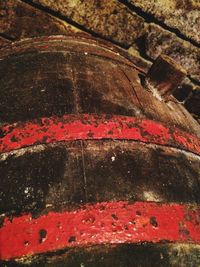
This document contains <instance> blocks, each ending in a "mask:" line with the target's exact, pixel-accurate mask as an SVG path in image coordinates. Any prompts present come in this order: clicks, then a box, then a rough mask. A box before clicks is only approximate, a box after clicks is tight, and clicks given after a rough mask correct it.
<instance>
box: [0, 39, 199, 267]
mask: <svg viewBox="0 0 200 267" xmlns="http://www.w3.org/2000/svg"><path fill="white" fill-rule="evenodd" d="M0 73H1V76H2V79H1V81H0V83H1V84H0V85H1V88H2V89H1V90H0V98H1V101H0V124H1V125H0V149H1V151H0V152H1V154H0V174H1V185H0V187H1V188H0V191H1V193H0V213H1V227H0V235H1V236H0V239H1V240H3V242H2V243H3V247H2V246H0V250H1V253H0V255H1V259H2V260H3V261H1V262H0V264H1V265H2V266H7V265H8V266H18V265H19V266H24V265H28V264H29V265H30V266H77V264H78V266H82V265H83V266H84V264H86V266H95V267H96V266H99V264H100V262H99V261H98V257H100V256H99V255H103V256H101V257H104V259H106V260H105V261H104V260H103V266H111V265H110V263H111V262H115V258H116V253H119V254H120V255H122V253H123V251H124V255H126V256H125V257H124V258H123V257H122V259H121V260H119V258H118V263H116V264H115V266H120V267H124V266H138V265H139V264H140V265H141V266H145V267H146V266H154V265H153V263H154V262H155V266H187V267H188V266H190V265H188V262H189V258H191V259H192V260H191V262H192V264H194V265H191V266H192V267H193V266H195V264H199V261H198V259H199V256H198V255H199V254H200V249H199V241H200V237H199V232H200V231H199V217H200V212H199V203H200V195H199V190H200V188H199V183H200V157H199V153H200V144H199V135H200V131H199V129H200V128H199V125H198V124H197V123H195V121H194V120H193V119H192V117H191V116H190V115H189V114H188V113H187V112H186V111H185V110H184V109H182V107H181V106H180V105H179V104H178V103H176V101H174V99H173V98H172V99H170V100H169V101H168V102H167V103H166V102H165V101H159V100H158V99H156V98H155V97H154V96H153V95H152V93H151V92H149V91H147V90H146V89H145V88H144V87H143V86H142V80H143V78H144V72H143V71H142V70H140V69H139V68H137V67H136V66H134V64H132V62H131V61H130V59H129V58H128V57H126V56H124V55H123V53H121V52H120V51H118V50H117V49H116V48H112V47H110V46H109V45H106V44H102V43H101V44H100V42H99V41H98V42H97V41H95V40H89V39H87V38H86V37H83V36H82V37H79V38H78V39H76V40H74V36H71V37H67V38H66V37H55V38H54V37H50V38H39V39H35V40H33V41H32V40H26V41H23V42H20V43H17V44H13V45H11V46H8V47H7V48H5V50H1V61H0ZM100 207H103V208H102V210H101V209H100ZM89 214H91V217H90V216H89ZM84 216H86V217H87V216H89V219H88V220H87V219H86V220H85V219H84V218H85V217H84ZM58 217H59V218H60V221H59V222H58V221H57V219H58ZM83 217H84V218H83ZM132 217H133V218H132ZM131 218H132V219H133V222H132V221H131V220H132V219H131ZM102 221H104V223H105V225H102V224H101V222H102ZM87 222H88V223H87ZM59 223H60V225H59ZM127 224H128V225H129V224H130V225H131V226H130V227H129V226H127ZM60 226H62V228H63V229H64V230H63V234H62V231H61V228H60ZM69 226H70V227H69ZM68 227H69V228H68ZM85 227H86V228H85ZM82 229H83V230H84V234H85V237H84V238H83V237H81V231H82ZM134 229H136V230H134ZM8 237H9V238H8ZM13 238H14V239H13ZM163 239H164V240H165V244H163V242H164V241H163ZM142 242H144V243H142ZM152 242H156V244H154V245H153V244H152ZM171 242H172V243H173V244H172V247H170V245H171ZM119 243H123V244H122V245H121V247H120V246H119ZM126 243H130V245H126ZM12 244H13V245H12ZM91 245H92V246H91ZM127 246H128V247H127ZM173 246H174V247H173ZM178 246H180V250H181V251H182V250H183V251H184V252H181V253H179V255H178V259H181V258H182V255H185V258H184V264H186V265H182V264H181V265H178V263H177V261H176V259H175V258H174V255H175V252H174V251H176V252H177V251H178V249H179V248H178ZM184 246H185V247H184ZM186 246H187V249H185V248H186ZM95 248H96V250H95ZM101 249H102V254H101V252H100V251H101ZM120 251H121V252H120ZM152 251H154V254H152V255H151V257H150V260H151V265H148V264H149V262H147V261H144V255H150V253H151V252H152ZM194 251H195V253H196V255H195V256H193V253H194ZM137 252H138V254H137ZM40 253H41V255H38V254H40ZM49 253H50V254H49ZM162 253H163V255H164V256H160V255H161V254H162ZM30 255H34V256H30ZM35 255H38V256H35ZM127 255H130V257H127ZM24 256H26V257H28V258H25V259H24V258H23V257H24ZM136 256H137V259H136V260H135V262H134V263H133V257H136ZM19 257H20V258H19ZM21 257H22V258H21ZM29 257H30V259H29ZM34 257H36V260H34ZM76 257H77V258H76ZM95 257H96V261H95ZM14 258H16V259H15V260H14ZM75 258H76V259H75ZM127 258H128V259H129V258H130V262H127V260H128V259H127ZM162 258H163V259H164V261H163V262H162ZM74 259H75V260H74ZM54 260H55V261H54ZM108 262H109V264H108ZM54 263H55V264H54ZM81 264H82V265H81ZM131 264H132V265H131ZM134 264H135V265H134ZM137 264H138V265H137ZM156 264H157V265H156ZM167 264H168V265H167ZM170 264H171V265H170ZM100 266H101V264H100ZM197 266H198V265H197Z"/></svg>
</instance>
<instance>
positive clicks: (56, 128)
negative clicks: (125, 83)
mask: <svg viewBox="0 0 200 267" xmlns="http://www.w3.org/2000/svg"><path fill="white" fill-rule="evenodd" d="M0 137H1V138H0V153H4V152H9V151H12V150H15V149H20V148H23V147H27V146H31V145H37V144H49V143H53V142H59V141H69V140H70V141H71V140H87V139H88V140H89V139H90V140H97V139H118V140H135V141H140V142H144V143H152V144H159V145H165V146H172V147H176V148H180V149H183V150H186V151H190V152H193V153H196V154H198V155H200V139H199V138H197V137H196V136H194V135H191V134H189V133H186V132H184V131H181V130H179V129H177V128H169V127H167V126H165V125H163V124H161V123H158V122H155V121H151V120H141V119H137V118H133V117H125V116H112V115H88V114H79V115H71V114H70V115H65V116H63V117H50V118H41V119H37V120H33V121H28V122H23V123H22V122H19V123H14V124H7V125H4V126H3V127H1V128H0Z"/></svg>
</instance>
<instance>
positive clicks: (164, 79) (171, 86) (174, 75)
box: [146, 55, 187, 99]
mask: <svg viewBox="0 0 200 267" xmlns="http://www.w3.org/2000/svg"><path fill="white" fill-rule="evenodd" d="M186 74H187V73H186V71H185V70H184V69H183V68H182V67H181V66H180V65H179V64H177V63H176V62H175V61H174V60H173V59H172V58H170V57H168V56H166V55H160V56H159V57H158V58H157V59H156V60H155V62H154V63H153V65H152V66H151V68H150V69H149V71H148V73H147V76H146V85H147V87H148V88H149V89H150V90H151V91H152V92H153V93H154V95H155V96H157V97H158V98H159V97H160V98H161V99H162V98H163V99H166V98H167V96H169V95H171V94H172V93H173V92H174V90H175V89H176V88H177V87H178V86H179V85H180V84H181V82H182V80H183V79H184V78H185V77H186Z"/></svg>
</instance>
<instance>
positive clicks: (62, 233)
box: [0, 201, 200, 260]
mask: <svg viewBox="0 0 200 267" xmlns="http://www.w3.org/2000/svg"><path fill="white" fill-rule="evenodd" d="M0 239H1V242H2V243H3V244H4V246H3V247H2V249H1V256H0V259H3V260H6V259H10V258H16V257H22V256H27V255H34V254H37V253H44V252H49V251H54V250H58V249H63V248H68V247H84V246H88V245H100V244H121V243H138V242H152V243H159V242H161V241H163V240H165V242H184V243H196V244H200V214H199V208H198V207H197V206H191V205H180V204H174V203H171V204H158V203H148V202H146V203H145V202H136V203H133V204H131V203H128V202H123V201H120V202H110V203H109V202H106V203H105V202H102V203H96V204H95V205H86V206H85V207H82V208H81V209H78V210H74V211H70V212H68V211H67V212H63V213H57V212H50V213H48V214H47V215H42V216H40V217H39V218H36V219H34V218H32V216H31V214H27V215H22V216H21V217H16V218H12V221H10V220H9V218H5V219H4V224H3V227H2V228H1V229H0Z"/></svg>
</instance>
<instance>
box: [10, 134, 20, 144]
mask: <svg viewBox="0 0 200 267" xmlns="http://www.w3.org/2000/svg"><path fill="white" fill-rule="evenodd" d="M10 141H11V142H17V141H18V139H17V138H16V137H15V136H14V135H13V136H12V137H11V138H10Z"/></svg>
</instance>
